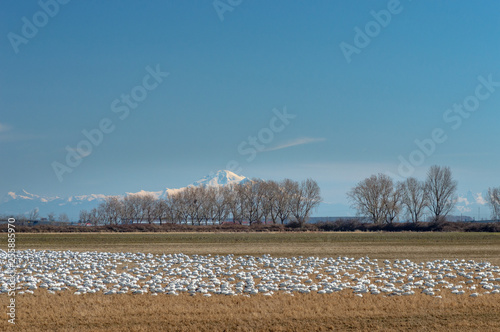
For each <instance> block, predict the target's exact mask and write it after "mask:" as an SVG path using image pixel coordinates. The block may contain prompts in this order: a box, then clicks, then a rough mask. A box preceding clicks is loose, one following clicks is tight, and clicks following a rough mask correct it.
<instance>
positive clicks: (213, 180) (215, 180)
mask: <svg viewBox="0 0 500 332" xmlns="http://www.w3.org/2000/svg"><path fill="white" fill-rule="evenodd" d="M246 181H248V179H247V178H246V177H244V176H241V175H238V174H235V173H233V172H231V171H228V170H220V171H217V173H210V174H208V175H207V176H205V177H204V178H203V179H200V180H198V181H196V182H194V183H193V184H192V185H193V186H195V187H197V186H208V187H218V186H225V185H228V184H233V183H234V184H236V183H242V182H246Z"/></svg>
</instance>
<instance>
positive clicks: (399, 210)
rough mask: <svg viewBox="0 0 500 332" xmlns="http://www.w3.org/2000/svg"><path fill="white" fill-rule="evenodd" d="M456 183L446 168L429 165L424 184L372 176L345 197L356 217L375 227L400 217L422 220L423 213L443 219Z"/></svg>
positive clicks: (453, 194)
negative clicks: (373, 224) (361, 216)
mask: <svg viewBox="0 0 500 332" xmlns="http://www.w3.org/2000/svg"><path fill="white" fill-rule="evenodd" d="M456 190H457V181H455V180H454V179H453V176H452V173H451V170H450V168H449V167H440V166H432V167H431V168H430V169H429V171H428V172H427V178H426V180H425V181H420V180H418V179H416V178H413V177H410V178H407V179H406V180H405V181H403V182H396V183H395V182H394V181H393V180H392V179H391V178H390V177H389V176H387V175H385V174H378V175H372V176H370V177H369V178H366V179H365V180H363V181H361V182H360V183H358V184H357V185H356V186H355V187H354V188H352V189H351V190H350V191H349V192H348V193H347V196H348V198H349V200H350V201H351V202H352V206H353V207H354V208H355V209H356V210H357V211H358V214H360V215H363V216H366V217H368V218H369V219H371V220H372V221H373V222H374V223H376V224H383V223H392V222H393V221H395V220H397V219H398V218H399V217H400V216H401V215H404V216H405V217H406V218H408V220H411V221H412V222H418V221H422V217H423V215H424V213H425V211H429V212H431V214H432V219H433V220H443V219H444V218H445V217H446V215H448V213H449V212H450V211H451V210H452V209H453V208H454V206H455V203H456V197H455V193H456Z"/></svg>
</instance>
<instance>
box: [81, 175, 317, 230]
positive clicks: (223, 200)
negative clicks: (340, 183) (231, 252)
mask: <svg viewBox="0 0 500 332" xmlns="http://www.w3.org/2000/svg"><path fill="white" fill-rule="evenodd" d="M320 202H321V193H320V188H319V186H318V184H317V183H316V181H314V180H312V179H308V180H305V181H302V182H297V181H293V180H290V179H285V180H283V181H281V182H277V181H263V180H250V181H247V182H245V183H240V184H231V185H226V186H220V187H208V186H197V187H195V186H192V187H187V188H184V189H182V190H179V191H177V192H175V193H172V194H168V195H167V197H165V198H156V197H155V196H154V195H152V194H128V195H126V196H125V197H120V196H108V197H106V198H105V200H104V201H103V202H102V203H101V204H99V206H98V207H96V208H94V209H92V210H90V211H86V210H82V211H81V212H80V221H81V222H85V223H90V224H92V225H99V224H105V225H106V224H108V225H118V224H132V223H143V222H147V223H149V224H152V223H154V222H157V221H158V222H159V223H160V224H162V223H180V224H191V225H202V224H206V225H207V224H221V223H223V222H226V221H228V220H232V221H233V222H234V223H239V224H243V223H244V222H248V223H249V224H255V223H260V222H265V223H267V222H272V223H273V224H277V223H281V224H283V223H285V222H286V221H287V220H292V219H293V220H295V221H297V222H298V223H300V224H301V225H303V224H304V223H305V222H307V220H308V219H309V216H310V214H311V212H312V211H313V210H314V209H315V208H317V207H318V205H319V203H320Z"/></svg>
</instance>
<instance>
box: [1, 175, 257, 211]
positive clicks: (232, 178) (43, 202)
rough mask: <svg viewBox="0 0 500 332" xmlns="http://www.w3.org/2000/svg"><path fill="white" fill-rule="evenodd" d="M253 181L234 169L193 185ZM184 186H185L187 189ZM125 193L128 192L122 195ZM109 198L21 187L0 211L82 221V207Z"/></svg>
mask: <svg viewBox="0 0 500 332" xmlns="http://www.w3.org/2000/svg"><path fill="white" fill-rule="evenodd" d="M247 181H249V179H248V178H246V177H244V176H241V175H237V174H235V173H233V172H230V171H226V170H224V171H222V170H221V171H218V172H216V173H211V174H209V175H207V176H205V177H204V178H202V179H200V180H198V181H196V182H194V183H193V184H190V185H188V186H186V187H190V186H209V187H216V186H224V185H228V184H233V183H244V182H247ZM186 187H184V188H186ZM184 188H177V189H172V188H165V190H160V191H145V190H141V191H139V192H136V193H129V192H127V193H125V194H126V195H128V194H133V195H145V194H152V195H154V196H155V197H157V198H165V197H167V196H168V194H173V193H176V192H179V191H181V190H183V189H184ZM122 196H125V195H122ZM105 198H106V195H103V194H91V195H80V196H70V197H59V196H54V197H49V196H40V195H36V194H32V193H29V192H27V191H26V190H21V191H20V192H18V193H16V192H9V193H8V194H7V195H6V196H5V197H4V198H3V199H2V200H1V201H0V214H1V215H11V214H12V215H15V216H16V215H19V214H25V215H28V214H29V212H30V211H32V210H33V209H35V208H37V209H38V210H39V215H40V217H41V218H42V217H47V215H48V214H49V213H52V212H53V213H55V215H56V217H57V216H59V214H61V213H66V214H67V215H68V217H69V218H70V220H74V221H76V220H78V218H79V214H80V211H81V210H91V209H92V208H94V207H96V206H97V205H99V203H101V202H102V201H103V200H104V199H105Z"/></svg>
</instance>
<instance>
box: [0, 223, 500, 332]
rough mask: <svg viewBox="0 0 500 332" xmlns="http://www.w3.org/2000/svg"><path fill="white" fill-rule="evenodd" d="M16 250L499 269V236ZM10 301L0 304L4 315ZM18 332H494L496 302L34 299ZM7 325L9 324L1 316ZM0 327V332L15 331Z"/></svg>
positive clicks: (50, 243)
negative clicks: (461, 262) (439, 263)
mask: <svg viewBox="0 0 500 332" xmlns="http://www.w3.org/2000/svg"><path fill="white" fill-rule="evenodd" d="M17 247H18V249H26V248H31V249H52V250H68V249H71V250H79V251H84V250H99V251H101V250H106V251H131V252H135V251H140V252H152V253H179V252H182V253H185V254H209V253H210V254H228V253H233V254H235V255H261V254H264V253H265V254H271V255H273V256H298V255H302V256H320V257H325V256H333V257H337V256H348V257H361V256H370V257H371V258H379V259H396V258H398V259H405V258H408V259H412V260H414V261H417V262H418V261H427V260H434V259H442V258H447V259H454V258H459V259H467V260H468V259H474V260H476V261H481V260H488V261H491V262H492V263H494V264H496V265H500V234H498V233H425V234H423V233H291V234H288V233H258V234H255V233H243V234H240V233H228V234H221V233H218V234H206V233H196V234H192V233H179V234H172V233H168V234H158V233H137V234H130V233H127V234H116V233H106V234H17ZM7 301H8V297H7V296H5V295H2V296H0V304H1V306H2V307H3V308H6V304H7ZM16 304H17V325H16V326H15V329H16V330H19V331H322V330H324V331H326V330H342V331H346V330H347V331H349V330H351V331H358V330H365V331H410V330H411V331H415V330H416V331H436V330H446V331H500V315H499V313H500V299H499V297H498V295H491V296H490V295H485V296H481V297H479V298H470V297H468V296H455V295H451V294H448V295H446V296H444V294H443V298H442V299H437V298H433V297H429V296H424V295H420V294H418V295H415V296H409V297H383V296H381V295H379V296H372V295H370V296H365V297H363V298H357V297H355V296H353V294H351V293H350V292H349V291H345V292H342V293H340V294H339V293H334V294H330V295H326V294H325V295H318V294H308V295H301V294H296V295H295V296H294V297H291V296H289V295H286V294H278V295H274V296H273V297H264V296H261V295H258V296H253V297H251V298H247V297H243V296H236V297H228V296H213V297H210V298H206V297H201V296H195V297H190V296H188V295H185V294H183V295H180V296H167V295H159V296H150V295H143V296H134V295H129V294H127V295H117V296H104V295H102V294H87V295H84V296H75V295H72V294H71V293H68V292H63V293H61V294H57V295H50V294H47V293H46V292H45V291H42V290H39V291H37V292H36V293H35V296H29V295H27V296H18V297H17V301H16ZM4 317H5V316H4ZM9 325H10V324H8V323H7V321H6V319H2V320H0V330H2V331H3V330H9V328H12V326H9Z"/></svg>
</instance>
